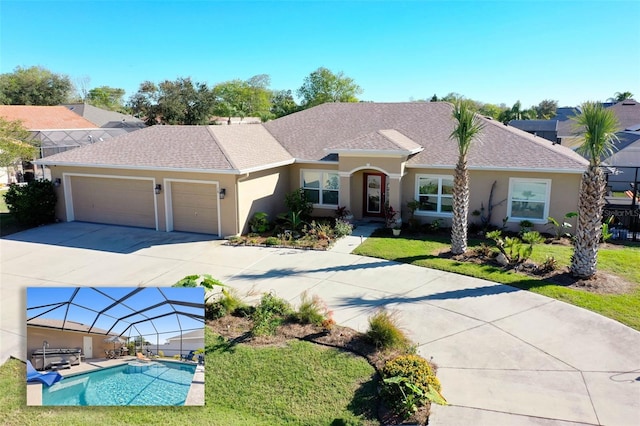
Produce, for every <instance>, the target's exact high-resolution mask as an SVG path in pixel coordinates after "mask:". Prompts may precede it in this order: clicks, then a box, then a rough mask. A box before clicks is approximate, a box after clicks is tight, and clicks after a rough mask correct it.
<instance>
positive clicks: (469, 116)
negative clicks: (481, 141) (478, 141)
mask: <svg viewBox="0 0 640 426" xmlns="http://www.w3.org/2000/svg"><path fill="white" fill-rule="evenodd" d="M453 118H454V119H455V120H456V122H457V125H456V127H455V128H454V129H453V132H451V134H450V135H449V138H450V139H455V140H456V142H457V143H458V151H459V153H460V155H461V156H465V157H466V155H467V152H468V151H469V147H470V146H471V142H472V141H473V140H474V138H476V137H477V136H478V135H479V134H480V132H481V131H482V129H483V128H484V123H482V120H481V119H480V116H479V115H477V114H476V113H475V112H474V111H473V108H472V107H471V104H470V102H469V101H465V100H458V101H456V103H455V105H454V106H453Z"/></svg>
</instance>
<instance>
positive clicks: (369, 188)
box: [364, 173, 387, 217]
mask: <svg viewBox="0 0 640 426" xmlns="http://www.w3.org/2000/svg"><path fill="white" fill-rule="evenodd" d="M386 188H387V185H386V182H385V175H384V174H382V173H365V174H364V215H365V216H379V217H382V216H384V204H385V192H386Z"/></svg>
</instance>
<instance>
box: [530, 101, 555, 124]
mask: <svg viewBox="0 0 640 426" xmlns="http://www.w3.org/2000/svg"><path fill="white" fill-rule="evenodd" d="M534 109H535V111H536V115H537V117H538V118H539V119H541V120H550V119H552V118H553V117H555V116H556V110H557V109H558V101H554V100H551V99H545V100H543V101H540V103H539V104H538V105H537V106H536V107H535V108H534Z"/></svg>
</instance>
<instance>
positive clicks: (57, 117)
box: [0, 105, 98, 130]
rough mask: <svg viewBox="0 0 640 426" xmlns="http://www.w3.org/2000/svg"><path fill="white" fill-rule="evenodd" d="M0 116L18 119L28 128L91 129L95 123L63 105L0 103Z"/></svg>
mask: <svg viewBox="0 0 640 426" xmlns="http://www.w3.org/2000/svg"><path fill="white" fill-rule="evenodd" d="M0 116H1V117H3V118H5V119H6V120H11V121H15V120H20V121H22V125H23V126H24V127H25V128H26V129H28V130H51V129H93V128H97V127H98V126H96V125H95V124H93V123H92V122H90V121H89V120H86V119H84V118H82V117H80V116H79V115H78V114H75V113H73V112H71V111H69V110H68V109H67V108H66V107H64V106H33V105H0Z"/></svg>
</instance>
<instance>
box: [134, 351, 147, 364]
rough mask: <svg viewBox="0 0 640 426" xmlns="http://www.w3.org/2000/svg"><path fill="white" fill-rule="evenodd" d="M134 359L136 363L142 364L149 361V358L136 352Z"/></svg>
mask: <svg viewBox="0 0 640 426" xmlns="http://www.w3.org/2000/svg"><path fill="white" fill-rule="evenodd" d="M136 358H137V359H138V361H142V362H149V361H151V360H150V359H149V358H147V357H146V356H144V355H142V352H137V353H136Z"/></svg>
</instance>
